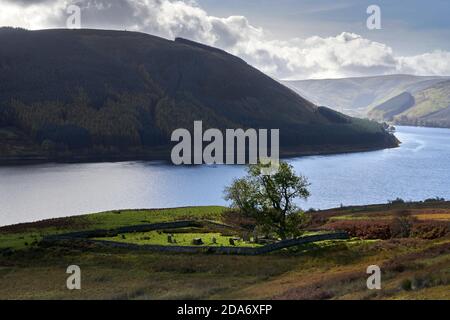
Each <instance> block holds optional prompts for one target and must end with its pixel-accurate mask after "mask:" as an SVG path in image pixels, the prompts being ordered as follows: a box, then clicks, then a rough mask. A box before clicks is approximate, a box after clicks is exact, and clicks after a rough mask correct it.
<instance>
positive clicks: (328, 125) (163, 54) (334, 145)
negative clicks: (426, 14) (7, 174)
mask: <svg viewBox="0 0 450 320" xmlns="http://www.w3.org/2000/svg"><path fill="white" fill-rule="evenodd" d="M0 43H1V44H2V46H1V47H0V71H1V72H0V87H1V89H2V90H0V158H1V157H3V158H5V157H6V158H7V157H13V158H18V159H20V158H26V157H29V158H36V157H37V158H44V159H53V158H56V159H58V158H60V157H65V158H74V157H86V158H89V157H95V156H99V155H101V156H102V157H104V158H106V159H109V158H113V157H117V158H123V157H126V158H131V159H134V158H140V157H142V158H148V157H157V158H159V157H161V155H160V153H158V152H159V151H161V154H165V155H166V156H167V150H168V148H169V145H170V134H171V132H172V131H173V130H174V129H176V128H188V129H189V128H192V125H193V122H194V121H195V120H203V123H204V128H208V127H214V128H219V129H224V128H256V129H258V128H268V129H271V128H280V129H281V130H280V133H281V137H280V142H281V146H282V149H283V150H285V151H288V150H295V151H292V152H293V153H295V154H298V153H322V152H341V151H342V152H345V151H354V150H370V149H374V148H385V147H394V146H396V145H397V141H396V139H395V138H394V137H393V136H391V135H389V134H388V133H387V132H385V131H384V129H383V127H382V126H381V125H378V124H377V123H375V122H370V121H366V120H360V119H356V118H351V117H348V116H345V115H343V114H340V113H337V112H334V111H332V110H329V109H327V108H324V107H317V106H315V105H314V104H313V103H311V102H309V101H307V100H306V99H304V98H302V97H301V96H300V95H298V94H297V93H295V92H294V91H292V90H290V89H288V88H286V87H285V86H284V85H282V84H280V83H278V82H277V81H275V80H273V79H272V78H270V77H268V76H267V75H265V74H263V73H262V72H260V71H258V70H257V69H255V68H253V67H251V66H250V65H248V64H247V63H246V62H245V61H243V60H242V59H240V58H238V57H235V56H233V55H231V54H228V53H226V52H225V51H222V50H220V49H217V48H212V47H208V46H205V45H202V44H199V43H195V42H192V41H189V40H185V39H176V40H175V41H170V40H166V39H163V38H159V37H155V36H151V35H148V34H143V33H137V32H124V31H108V30H88V29H82V30H62V29H61V30H40V31H27V30H23V29H13V28H0ZM157 151H158V152H157Z"/></svg>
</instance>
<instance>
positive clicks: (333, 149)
mask: <svg viewBox="0 0 450 320" xmlns="http://www.w3.org/2000/svg"><path fill="white" fill-rule="evenodd" d="M397 141H398V142H397V144H394V145H385V146H381V145H375V146H323V147H322V148H315V149H309V150H307V149H306V148H305V149H303V150H301V149H302V148H282V149H280V158H281V159H292V158H299V157H307V156H321V155H323V156H325V155H337V154H350V153H359V152H372V151H379V150H384V149H395V148H398V147H400V145H401V141H399V140H398V139H397ZM130 161H164V162H167V163H170V161H171V160H170V149H164V150H161V149H160V150H157V151H155V152H148V153H144V154H113V155H82V156H73V155H71V156H55V157H46V156H27V157H2V156H0V167H9V166H27V165H38V164H49V163H55V164H77V163H104V162H105V163H117V162H130ZM192 165H194V164H192Z"/></svg>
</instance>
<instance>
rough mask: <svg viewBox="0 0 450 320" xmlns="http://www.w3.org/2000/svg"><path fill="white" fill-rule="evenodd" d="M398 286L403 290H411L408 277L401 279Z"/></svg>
mask: <svg viewBox="0 0 450 320" xmlns="http://www.w3.org/2000/svg"><path fill="white" fill-rule="evenodd" d="M400 287H401V288H402V289H403V290H405V291H411V289H412V282H411V280H409V279H405V280H403V281H402V283H401V284H400Z"/></svg>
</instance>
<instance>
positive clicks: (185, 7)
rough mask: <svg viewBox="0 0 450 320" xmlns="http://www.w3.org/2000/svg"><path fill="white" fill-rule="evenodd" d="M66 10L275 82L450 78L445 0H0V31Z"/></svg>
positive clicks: (55, 24)
mask: <svg viewBox="0 0 450 320" xmlns="http://www.w3.org/2000/svg"><path fill="white" fill-rule="evenodd" d="M72 4H75V5H78V6H79V7H80V8H81V27H83V28H102V29H118V30H124V29H126V30H136V31H142V32H146V33H151V34H155V35H159V36H162V37H165V38H168V39H173V38H174V37H177V36H180V37H185V38H189V39H192V40H195V41H199V42H202V43H205V44H209V45H213V46H216V47H220V48H222V49H224V50H227V51H228V52H230V53H233V54H236V55H238V56H240V57H242V58H243V59H245V60H246V61H247V62H249V63H250V64H252V65H254V66H255V67H257V68H259V69H261V70H262V71H264V72H266V73H268V74H269V75H271V76H273V77H275V78H278V79H308V78H339V77H350V76H368V75H379V74H393V73H409V74H416V75H450V41H449V40H448V39H450V19H449V17H450V1H448V0H428V1H422V0H396V1H393V0H377V1H375V0H372V1H366V0H341V1H335V0H300V1H299V0H196V1H194V0H0V26H16V27H23V28H28V29H44V28H64V27H66V20H67V18H68V14H67V8H68V7H69V6H70V5H72ZM371 4H377V5H378V6H379V7H380V9H381V29H380V30H369V29H368V28H367V26H366V20H367V18H368V16H369V15H368V14H367V12H366V10H367V8H368V6H369V5H371ZM0 45H1V44H0Z"/></svg>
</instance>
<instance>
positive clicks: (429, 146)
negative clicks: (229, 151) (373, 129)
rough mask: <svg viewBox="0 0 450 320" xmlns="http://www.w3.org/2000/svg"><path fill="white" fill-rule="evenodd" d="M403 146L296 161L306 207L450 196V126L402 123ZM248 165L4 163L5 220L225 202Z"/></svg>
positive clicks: (0, 172)
mask: <svg viewBox="0 0 450 320" xmlns="http://www.w3.org/2000/svg"><path fill="white" fill-rule="evenodd" d="M396 135H397V137H398V138H399V139H400V140H401V141H402V142H403V143H402V145H401V147H400V148H397V149H388V150H381V151H373V152H364V153H353V154H344V155H329V156H312V157H302V158H296V159H290V160H289V162H290V163H292V165H293V166H294V167H295V169H296V170H297V172H301V173H303V174H305V175H306V176H307V177H308V178H309V180H310V182H311V183H312V185H311V192H312V196H311V198H310V199H309V200H308V202H307V203H305V202H301V203H300V205H301V206H302V207H304V208H311V207H312V208H330V207H336V206H339V205H340V204H344V205H350V204H368V203H380V202H386V201H387V200H389V199H394V198H397V197H401V198H404V199H405V200H422V199H425V198H428V197H435V196H440V197H445V198H450V188H449V181H450V160H449V159H450V130H449V129H431V128H413V127H398V131H397V133H396ZM244 173H245V168H244V167H242V166H225V165H223V166H195V167H175V166H172V165H169V164H167V163H163V162H154V161H153V162H122V163H93V164H44V165H32V166H11V167H0V225H7V224H13V223H18V222H26V221H35V220H41V219H46V218H52V217H62V216H68V215H74V214H82V213H89V212H97V211H103V210H110V209H123V208H158V207H176V206H190V205H211V204H221V205H224V204H225V201H224V200H223V198H222V192H223V188H224V186H225V185H227V184H229V183H230V182H231V181H232V179H233V178H235V177H238V176H241V175H243V174H244Z"/></svg>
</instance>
